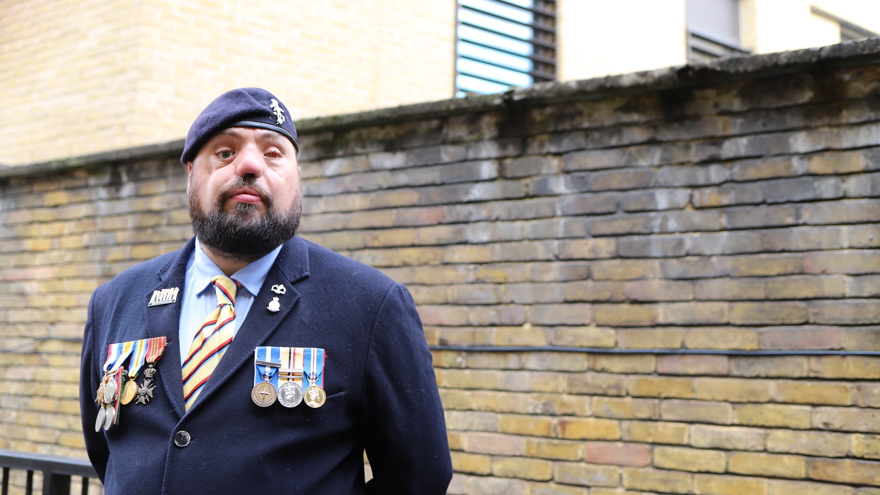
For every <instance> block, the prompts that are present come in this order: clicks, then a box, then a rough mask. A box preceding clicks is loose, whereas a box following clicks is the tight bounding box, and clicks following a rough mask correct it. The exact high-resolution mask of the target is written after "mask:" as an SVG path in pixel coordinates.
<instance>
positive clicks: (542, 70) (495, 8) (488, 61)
mask: <svg viewBox="0 0 880 495" xmlns="http://www.w3.org/2000/svg"><path fill="white" fill-rule="evenodd" d="M555 9H556V2H555V0H459V3H458V25H457V26H456V34H457V43H456V52H457V57H456V74H455V90H456V96H466V95H467V94H469V93H482V94H489V93H499V92H502V91H506V90H507V89H509V88H510V87H511V86H529V85H531V84H533V83H536V82H543V81H552V80H554V79H555V78H556V27H555V25H556V12H555Z"/></svg>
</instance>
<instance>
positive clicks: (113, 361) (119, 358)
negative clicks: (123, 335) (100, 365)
mask: <svg viewBox="0 0 880 495" xmlns="http://www.w3.org/2000/svg"><path fill="white" fill-rule="evenodd" d="M133 348H134V341H133V340H132V341H131V342H123V343H121V344H110V345H109V346H107V360H106V361H104V372H105V373H116V370H118V369H119V367H120V366H122V363H123V362H124V361H125V359H126V358H127V357H128V355H129V354H131V351H132V349H133Z"/></svg>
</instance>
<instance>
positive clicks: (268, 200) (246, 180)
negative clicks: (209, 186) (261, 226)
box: [217, 176, 274, 208]
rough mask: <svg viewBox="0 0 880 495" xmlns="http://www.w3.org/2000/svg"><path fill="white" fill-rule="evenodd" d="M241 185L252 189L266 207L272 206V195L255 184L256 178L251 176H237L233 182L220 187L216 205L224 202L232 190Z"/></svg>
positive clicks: (230, 196) (231, 194)
mask: <svg viewBox="0 0 880 495" xmlns="http://www.w3.org/2000/svg"><path fill="white" fill-rule="evenodd" d="M242 187H247V188H250V189H253V190H254V192H255V193H256V194H257V196H259V197H260V199H261V200H262V201H263V204H265V205H266V208H272V205H273V203H274V201H273V200H272V196H271V195H270V194H269V193H268V192H267V191H266V190H265V189H263V188H262V187H260V186H259V185H257V179H256V178H254V177H251V176H248V177H239V178H238V181H237V182H236V183H235V184H231V185H229V186H227V187H225V188H223V189H221V190H220V192H219V193H218V194H217V206H218V207H219V206H222V205H224V204H226V202H227V201H228V200H229V199H230V198H232V196H233V191H235V190H236V189H239V188H242Z"/></svg>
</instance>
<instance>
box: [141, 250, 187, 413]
mask: <svg viewBox="0 0 880 495" xmlns="http://www.w3.org/2000/svg"><path fill="white" fill-rule="evenodd" d="M194 247H195V238H193V239H190V241H189V243H187V245H186V246H185V247H184V248H183V249H181V250H180V253H179V254H178V256H176V257H175V258H174V259H173V260H172V261H171V262H170V263H168V264H167V265H165V266H164V267H163V268H162V269H161V270H160V271H159V274H158V275H159V279H160V280H161V281H160V283H159V285H157V286H156V287H155V288H154V289H153V290H151V291H150V293H148V294H147V295H146V300H147V301H149V300H150V298H151V297H152V293H153V291H154V290H162V289H171V288H179V289H180V292H179V293H178V296H177V301H176V302H174V303H171V304H165V305H161V306H152V307H148V308H147V318H146V320H147V336H148V337H151V338H152V337H163V336H164V337H166V338H167V346H166V347H165V352H163V353H162V357H161V358H160V360H159V366H160V368H159V369H160V370H161V371H160V372H159V373H156V378H155V381H156V388H157V389H158V390H162V391H163V393H165V394H168V398H169V400H170V401H171V404H172V405H173V406H174V410H175V411H176V412H177V414H178V416H183V414H184V412H185V408H184V402H183V377H182V375H181V373H180V366H181V364H180V346H181V343H180V342H178V335H179V334H180V332H179V330H180V308H181V305H182V303H183V291H184V290H186V287H184V283H185V282H186V263H187V261H188V260H189V257H190V255H191V254H192V250H193V248H194Z"/></svg>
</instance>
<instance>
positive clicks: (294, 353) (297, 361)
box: [290, 347, 306, 390]
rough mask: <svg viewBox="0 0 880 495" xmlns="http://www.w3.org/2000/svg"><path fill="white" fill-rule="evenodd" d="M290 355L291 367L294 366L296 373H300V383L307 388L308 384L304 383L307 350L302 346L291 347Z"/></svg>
mask: <svg viewBox="0 0 880 495" xmlns="http://www.w3.org/2000/svg"><path fill="white" fill-rule="evenodd" d="M290 351H291V352H290V357H291V362H292V364H291V366H290V367H291V368H293V371H294V373H299V385H300V386H301V387H302V388H303V390H305V388H306V386H305V385H303V379H304V377H303V371H305V370H303V356H305V350H304V349H303V348H302V347H291V348H290Z"/></svg>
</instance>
